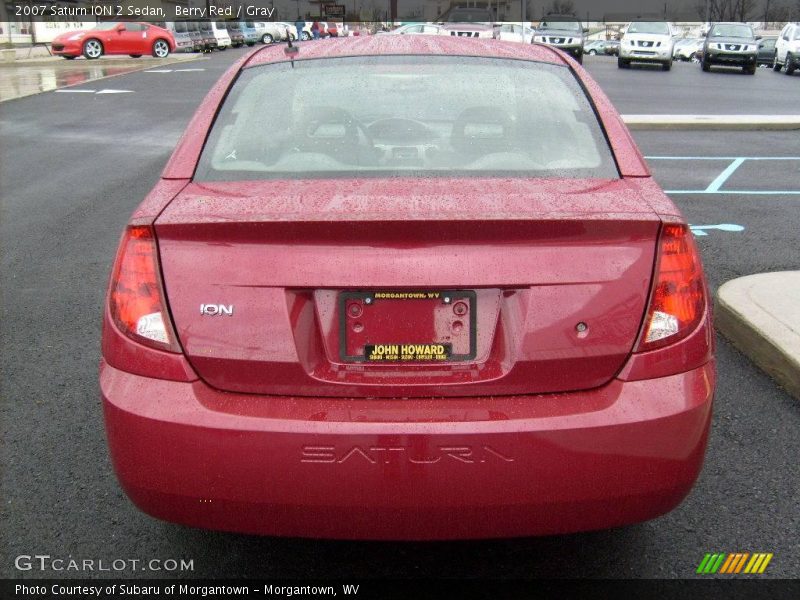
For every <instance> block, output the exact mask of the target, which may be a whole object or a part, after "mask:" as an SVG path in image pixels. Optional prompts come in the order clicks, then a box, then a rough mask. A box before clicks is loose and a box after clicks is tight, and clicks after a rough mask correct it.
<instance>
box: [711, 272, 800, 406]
mask: <svg viewBox="0 0 800 600" xmlns="http://www.w3.org/2000/svg"><path fill="white" fill-rule="evenodd" d="M714 324H715V326H716V328H717V330H718V331H719V332H720V333H721V334H722V335H723V336H725V337H726V338H727V339H728V340H729V341H730V342H731V343H732V344H733V345H734V346H735V347H736V348H738V349H739V350H740V351H741V352H742V353H743V354H745V355H746V356H748V357H749V358H750V359H751V360H752V361H753V362H754V363H755V364H756V365H757V366H758V367H759V368H760V369H762V370H763V371H765V372H766V373H768V374H769V375H770V376H771V377H772V378H773V379H775V381H777V382H778V383H779V384H780V385H781V386H782V387H783V388H784V389H785V390H786V391H787V392H789V393H790V394H791V395H792V396H794V397H795V398H797V399H800V271H782V272H777V273H762V274H758V275H749V276H747V277H740V278H738V279H733V280H731V281H729V282H727V283H725V284H723V285H722V286H721V287H720V288H719V290H717V295H716V302H715V311H714Z"/></svg>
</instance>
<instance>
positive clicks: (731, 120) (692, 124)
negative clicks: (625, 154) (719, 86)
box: [622, 115, 800, 131]
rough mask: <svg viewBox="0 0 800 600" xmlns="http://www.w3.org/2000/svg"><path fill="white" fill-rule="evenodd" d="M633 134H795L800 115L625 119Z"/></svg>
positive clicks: (676, 116) (632, 116)
mask: <svg viewBox="0 0 800 600" xmlns="http://www.w3.org/2000/svg"><path fill="white" fill-rule="evenodd" d="M622 120H623V121H624V122H625V124H626V125H627V126H628V128H629V129H632V130H671V131H690V130H694V131H765V130H772V131H792V130H795V129H800V115H622Z"/></svg>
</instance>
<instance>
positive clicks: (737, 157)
mask: <svg viewBox="0 0 800 600" xmlns="http://www.w3.org/2000/svg"><path fill="white" fill-rule="evenodd" d="M739 158H741V159H742V160H800V156H645V159H646V160H736V159H739Z"/></svg>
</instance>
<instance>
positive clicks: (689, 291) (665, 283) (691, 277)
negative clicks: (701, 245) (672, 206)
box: [637, 224, 706, 352]
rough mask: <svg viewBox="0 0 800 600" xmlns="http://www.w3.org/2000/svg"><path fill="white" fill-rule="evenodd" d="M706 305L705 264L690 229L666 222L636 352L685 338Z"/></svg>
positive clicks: (695, 324) (662, 231)
mask: <svg viewBox="0 0 800 600" xmlns="http://www.w3.org/2000/svg"><path fill="white" fill-rule="evenodd" d="M705 306H706V297H705V279H704V277H703V268H702V265H701V264H700V256H699V255H698V253H697V248H696V247H695V245H694V238H693V236H692V233H691V231H689V228H688V227H687V226H686V225H673V224H669V225H664V227H663V229H662V230H661V236H660V238H659V248H658V264H657V265H656V270H655V277H654V284H653V291H652V292H651V295H650V305H649V307H648V309H647V316H646V318H645V322H644V330H643V332H642V336H641V339H640V341H639V346H638V348H637V352H644V351H647V350H653V349H655V348H660V347H662V346H666V345H668V344H672V343H675V342H677V341H678V340H680V339H683V338H685V337H686V336H687V335H689V334H690V333H691V332H692V331H694V329H695V328H696V327H697V325H698V324H699V323H700V320H701V319H702V318H703V313H704V311H705Z"/></svg>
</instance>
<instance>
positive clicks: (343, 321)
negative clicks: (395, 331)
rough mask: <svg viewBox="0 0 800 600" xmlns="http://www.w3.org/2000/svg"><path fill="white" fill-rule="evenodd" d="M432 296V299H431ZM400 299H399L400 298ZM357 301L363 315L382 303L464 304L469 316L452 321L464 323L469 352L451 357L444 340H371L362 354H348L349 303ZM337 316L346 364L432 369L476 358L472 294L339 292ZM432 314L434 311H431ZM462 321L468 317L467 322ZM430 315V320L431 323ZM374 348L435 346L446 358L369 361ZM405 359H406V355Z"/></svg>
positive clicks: (388, 291) (393, 291)
mask: <svg viewBox="0 0 800 600" xmlns="http://www.w3.org/2000/svg"><path fill="white" fill-rule="evenodd" d="M431 294H435V295H436V296H435V297H430V295H431ZM400 296H402V297H400ZM353 300H356V301H360V302H361V306H362V308H363V311H364V312H365V313H366V312H367V311H369V310H375V309H376V308H379V307H380V305H381V301H386V300H391V301H392V302H398V301H400V302H427V303H429V304H431V305H433V306H437V305H438V306H440V308H441V307H442V306H453V307H455V305H456V304H457V303H459V302H465V303H466V305H467V307H468V314H467V315H463V316H458V315H456V316H455V317H454V318H456V319H459V320H461V321H467V322H468V323H464V324H465V325H466V326H467V327H468V328H469V329H468V331H467V336H468V339H469V348H468V352H466V353H464V352H460V353H453V348H452V344H451V342H448V341H446V340H424V341H421V340H412V339H403V340H380V341H379V340H374V341H373V342H371V343H369V344H365V348H364V350H365V351H364V352H362V353H358V354H349V353H348V331H349V329H348V319H349V315H348V313H347V308H348V303H349V302H351V301H353ZM337 305H338V306H337V309H338V315H339V358H340V359H341V360H342V361H343V362H346V363H363V364H369V365H384V366H386V365H392V366H396V365H421V366H431V365H436V364H442V363H446V364H452V363H463V362H468V361H472V360H474V359H475V357H476V355H477V337H478V336H477V321H478V319H477V313H478V311H477V294H476V293H475V290H429V289H425V290H366V291H363V290H362V291H342V292H340V293H339V298H338V302H337ZM434 310H435V308H434ZM464 317H467V318H466V319H465V318H464ZM433 318H434V317H433V313H432V314H431V319H433ZM376 345H381V346H385V345H398V346H405V345H438V346H447V347H448V349H447V350H448V351H447V355H446V357H445V358H443V359H435V360H416V359H401V358H398V359H391V360H371V359H369V358H368V356H367V352H366V349H367V347H368V346H376ZM406 356H407V355H406Z"/></svg>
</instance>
